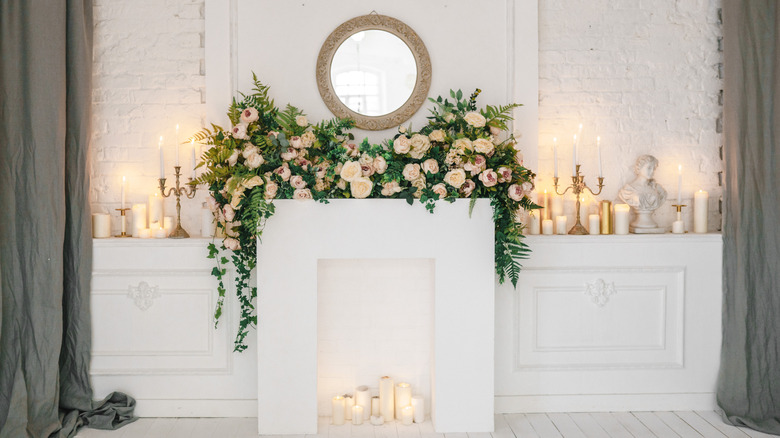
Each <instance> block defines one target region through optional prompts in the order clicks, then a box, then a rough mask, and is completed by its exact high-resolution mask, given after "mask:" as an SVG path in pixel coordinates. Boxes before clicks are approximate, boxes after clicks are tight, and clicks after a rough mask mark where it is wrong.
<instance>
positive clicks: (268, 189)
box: [263, 181, 279, 199]
mask: <svg viewBox="0 0 780 438" xmlns="http://www.w3.org/2000/svg"><path fill="white" fill-rule="evenodd" d="M277 190H279V185H278V184H276V183H275V182H273V181H269V182H268V184H266V185H265V192H264V193H263V198H265V199H274V198H275V197H276V191H277Z"/></svg>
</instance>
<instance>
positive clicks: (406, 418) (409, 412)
mask: <svg viewBox="0 0 780 438" xmlns="http://www.w3.org/2000/svg"><path fill="white" fill-rule="evenodd" d="M399 420H401V424H403V425H404V426H411V425H412V422H413V421H414V408H413V407H411V406H404V407H403V409H401V418H399Z"/></svg>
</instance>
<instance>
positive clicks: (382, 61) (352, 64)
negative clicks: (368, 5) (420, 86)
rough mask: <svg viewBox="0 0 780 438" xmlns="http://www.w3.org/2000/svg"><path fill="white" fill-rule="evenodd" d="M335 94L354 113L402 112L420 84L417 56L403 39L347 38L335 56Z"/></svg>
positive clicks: (381, 34) (378, 35)
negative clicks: (404, 105)
mask: <svg viewBox="0 0 780 438" xmlns="http://www.w3.org/2000/svg"><path fill="white" fill-rule="evenodd" d="M330 79H331V83H332V86H333V90H334V91H335V93H336V95H337V96H338V98H339V100H341V102H342V103H343V104H344V105H346V106H347V107H348V108H349V109H351V110H352V111H354V112H356V113H358V114H362V115H365V116H382V115H385V114H390V113H392V112H393V111H395V110H397V109H399V108H401V106H403V104H404V103H406V101H407V100H408V99H409V97H410V96H411V95H412V91H413V90H414V87H415V84H416V82H417V64H416V62H415V59H414V54H413V53H412V51H411V50H410V49H409V47H408V46H407V45H406V43H404V42H403V41H402V40H401V39H400V38H398V37H397V36H395V35H393V34H392V33H390V32H386V31H383V30H373V29H372V30H365V31H361V32H357V33H355V34H353V35H351V36H350V37H349V38H347V39H346V40H345V41H344V42H343V43H341V45H340V46H339V48H338V49H337V50H336V52H335V54H334V55H333V61H332V63H331V68H330Z"/></svg>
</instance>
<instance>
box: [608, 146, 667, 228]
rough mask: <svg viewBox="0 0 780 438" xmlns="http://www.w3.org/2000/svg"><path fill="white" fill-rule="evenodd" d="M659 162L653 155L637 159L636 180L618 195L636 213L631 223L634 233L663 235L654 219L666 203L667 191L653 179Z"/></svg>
mask: <svg viewBox="0 0 780 438" xmlns="http://www.w3.org/2000/svg"><path fill="white" fill-rule="evenodd" d="M657 167H658V160H657V159H656V158H655V157H654V156H652V155H642V156H640V157H639V158H637V159H636V164H635V165H634V173H635V174H636V178H635V179H634V180H633V181H631V182H630V183H628V184H626V185H625V186H623V188H622V189H620V192H619V193H618V196H619V197H620V199H622V200H623V202H625V203H626V204H628V205H630V206H631V208H632V209H633V210H634V211H636V220H634V221H633V222H632V223H631V227H630V228H631V232H632V233H663V232H665V231H666V230H665V229H664V228H659V227H658V224H656V223H655V221H654V220H653V218H652V214H653V211H655V210H656V209H657V208H658V207H660V206H661V205H663V203H664V201H666V190H664V188H663V187H661V185H660V184H658V183H657V182H655V180H654V179H653V173H655V169H656V168H657Z"/></svg>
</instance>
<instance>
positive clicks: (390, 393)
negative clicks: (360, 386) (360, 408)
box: [379, 376, 395, 421]
mask: <svg viewBox="0 0 780 438" xmlns="http://www.w3.org/2000/svg"><path fill="white" fill-rule="evenodd" d="M394 391H395V384H394V383H393V379H392V378H391V377H390V376H384V377H382V378H380V379H379V410H380V411H381V413H382V417H383V418H384V419H385V421H393V419H394V418H395V394H394Z"/></svg>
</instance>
